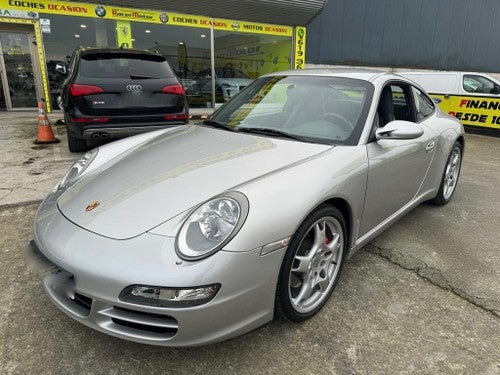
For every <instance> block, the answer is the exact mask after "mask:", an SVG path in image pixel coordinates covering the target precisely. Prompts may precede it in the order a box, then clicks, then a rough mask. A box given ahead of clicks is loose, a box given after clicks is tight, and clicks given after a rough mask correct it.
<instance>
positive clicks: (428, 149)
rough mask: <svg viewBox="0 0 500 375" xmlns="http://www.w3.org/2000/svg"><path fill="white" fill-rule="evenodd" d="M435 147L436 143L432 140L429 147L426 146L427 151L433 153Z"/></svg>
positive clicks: (428, 144)
mask: <svg viewBox="0 0 500 375" xmlns="http://www.w3.org/2000/svg"><path fill="white" fill-rule="evenodd" d="M435 146H436V142H435V141H434V140H432V141H430V142H429V143H427V146H425V151H427V152H431V151H432V150H434V147H435Z"/></svg>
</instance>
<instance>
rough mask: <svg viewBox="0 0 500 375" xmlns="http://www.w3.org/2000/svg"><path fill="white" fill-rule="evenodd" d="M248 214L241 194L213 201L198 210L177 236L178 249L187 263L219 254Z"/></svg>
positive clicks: (188, 219)
mask: <svg viewBox="0 0 500 375" xmlns="http://www.w3.org/2000/svg"><path fill="white" fill-rule="evenodd" d="M247 214H248V200H247V198H246V197H245V196H244V195H243V194H242V193H239V192H234V191H233V192H228V193H226V194H224V195H222V196H218V197H215V198H212V199H211V200H209V201H208V202H205V203H203V204H202V205H201V206H199V207H198V208H197V209H195V210H194V211H193V212H192V213H191V214H190V215H189V217H188V218H187V220H186V221H185V222H184V224H183V225H182V227H181V230H180V231H179V234H178V235H177V241H176V250H177V254H178V255H179V257H181V258H182V259H184V260H198V259H201V258H205V257H207V256H209V255H211V254H213V253H215V252H217V251H219V250H220V249H221V248H222V247H223V246H224V245H225V244H227V243H228V242H229V241H230V240H231V239H232V238H233V237H234V236H235V235H236V233H238V231H239V230H240V228H241V227H242V225H243V223H244V222H245V219H246V217H247Z"/></svg>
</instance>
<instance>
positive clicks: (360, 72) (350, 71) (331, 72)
mask: <svg viewBox="0 0 500 375" xmlns="http://www.w3.org/2000/svg"><path fill="white" fill-rule="evenodd" d="M276 75H288V76H327V77H342V78H355V79H361V80H364V81H373V80H374V79H375V78H376V77H379V76H381V75H387V76H394V75H393V74H392V73H387V72H384V71H382V70H375V69H356V68H345V69H342V68H331V69H330V68H314V69H298V70H287V71H282V72H277V73H270V74H265V75H264V77H269V76H276Z"/></svg>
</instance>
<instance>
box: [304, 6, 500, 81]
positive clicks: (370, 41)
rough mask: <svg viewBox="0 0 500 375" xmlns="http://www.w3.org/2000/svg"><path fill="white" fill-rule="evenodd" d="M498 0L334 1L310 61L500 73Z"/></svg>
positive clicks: (314, 29)
mask: <svg viewBox="0 0 500 375" xmlns="http://www.w3.org/2000/svg"><path fill="white" fill-rule="evenodd" d="M499 17H500V2H498V1H497V0H474V1H471V0H437V1H429V0H377V1H373V0H330V1H329V2H328V3H327V5H326V7H325V8H324V10H323V12H322V13H321V14H320V15H319V16H318V17H317V18H315V19H314V20H313V21H312V22H311V23H310V24H309V25H308V43H307V57H308V59H307V62H308V63H311V64H330V65H362V66H381V67H389V68H415V69H434V70H461V71H482V72H500V63H499V61H500V38H498V36H499V35H500V23H499V22H497V20H498V19H499Z"/></svg>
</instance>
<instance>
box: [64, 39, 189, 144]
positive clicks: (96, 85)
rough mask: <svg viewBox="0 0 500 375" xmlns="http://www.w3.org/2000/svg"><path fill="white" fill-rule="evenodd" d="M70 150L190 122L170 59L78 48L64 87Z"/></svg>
mask: <svg viewBox="0 0 500 375" xmlns="http://www.w3.org/2000/svg"><path fill="white" fill-rule="evenodd" d="M61 97H62V107H63V110H64V120H65V122H66V126H67V131H68V145H69V149H70V151H72V152H80V151H85V150H87V149H88V148H89V147H88V146H89V145H88V142H87V141H89V140H91V139H92V140H94V141H96V140H97V141H98V140H107V139H110V138H121V137H125V136H129V135H133V134H138V133H143V132H146V131H151V130H157V129H161V128H164V127H167V126H176V125H180V124H186V123H188V121H189V113H188V107H187V102H186V96H185V90H184V87H183V86H182V85H181V83H180V82H179V80H178V79H177V78H176V76H175V74H174V72H173V71H172V69H171V68H170V66H169V64H168V62H167V60H166V59H165V58H164V57H163V56H161V55H159V54H157V53H155V52H151V51H142V50H131V49H121V48H119V49H109V48H80V49H77V50H76V51H75V53H74V54H73V57H72V61H71V66H70V76H69V77H68V78H67V79H66V80H65V82H64V84H63V87H62V95H61Z"/></svg>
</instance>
